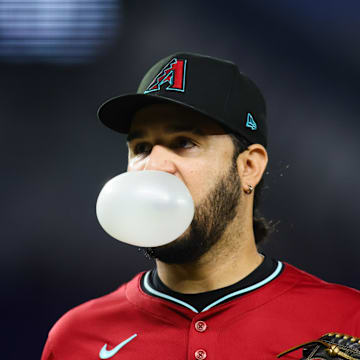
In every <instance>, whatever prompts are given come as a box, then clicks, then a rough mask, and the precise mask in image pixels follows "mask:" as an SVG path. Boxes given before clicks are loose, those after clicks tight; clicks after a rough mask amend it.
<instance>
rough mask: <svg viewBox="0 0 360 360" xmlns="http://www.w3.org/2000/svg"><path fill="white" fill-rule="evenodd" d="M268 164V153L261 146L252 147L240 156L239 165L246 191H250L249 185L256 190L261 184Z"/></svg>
mask: <svg viewBox="0 0 360 360" xmlns="http://www.w3.org/2000/svg"><path fill="white" fill-rule="evenodd" d="M267 164H268V155H267V151H266V149H265V148H264V147H263V146H262V145H260V144H252V145H250V146H249V147H248V148H247V149H246V150H245V151H243V152H242V153H241V154H240V155H239V157H238V159H237V165H238V171H239V176H240V178H241V182H242V186H243V189H244V191H247V190H248V189H249V185H251V186H252V187H253V188H255V186H256V185H257V184H258V183H259V182H260V180H261V178H262V176H263V174H264V171H265V169H266V166H267Z"/></svg>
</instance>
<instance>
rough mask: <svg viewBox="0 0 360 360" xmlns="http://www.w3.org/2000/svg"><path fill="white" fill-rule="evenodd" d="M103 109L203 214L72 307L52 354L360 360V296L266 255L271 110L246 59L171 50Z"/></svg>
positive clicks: (47, 351)
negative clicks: (138, 266)
mask: <svg viewBox="0 0 360 360" xmlns="http://www.w3.org/2000/svg"><path fill="white" fill-rule="evenodd" d="M98 117H99V119H100V120H101V121H102V122H103V123H104V124H105V125H106V126H108V127H109V128H111V129H113V130H115V131H117V132H119V133H122V134H127V145H128V167H127V170H128V171H142V170H160V171H164V172H168V173H170V174H172V175H174V176H177V177H178V178H179V179H180V180H182V181H183V182H184V184H185V185H186V186H187V187H188V189H189V191H190V193H191V195H192V197H193V200H194V204H195V214H194V219H193V221H192V223H191V225H190V226H189V227H188V229H187V230H186V231H185V232H184V233H183V234H182V235H181V236H180V237H179V238H177V239H176V240H175V241H174V242H172V243H170V244H168V245H164V246H160V247H155V248H144V249H143V250H144V252H145V254H146V255H147V256H149V257H151V258H154V259H155V261H156V267H155V268H154V269H151V270H149V271H145V272H141V273H139V274H137V275H136V276H135V277H134V278H133V279H132V280H131V281H129V282H128V283H126V284H123V285H121V286H120V287H119V288H118V289H117V290H115V291H114V292H112V293H110V294H108V295H105V296H103V297H100V298H97V299H94V300H91V301H89V302H86V303H84V304H82V305H80V306H77V307H75V308H74V309H72V310H70V311H69V312H67V313H66V314H65V315H64V316H62V317H61V318H60V320H58V321H57V322H56V324H55V325H54V326H53V328H52V329H51V331H50V333H49V336H48V339H47V342H46V345H45V348H44V351H43V355H42V360H68V359H69V360H70V359H76V360H92V359H93V360H95V359H113V360H144V359H148V360H160V359H161V360H185V359H187V360H203V359H208V360H215V359H216V360H224V359H254V360H260V359H275V358H276V356H277V355H278V354H279V353H282V352H283V354H281V356H283V358H284V359H300V358H302V357H303V358H304V359H305V358H306V359H326V358H327V356H330V357H331V358H333V359H334V358H335V359H337V358H338V359H358V358H360V357H356V356H357V355H358V354H360V350H359V349H360V340H359V339H358V338H357V337H359V336H360V292H359V291H357V290H355V289H351V288H349V287H345V286H342V285H337V284H331V283H327V282H325V281H323V280H321V279H319V278H317V277H315V276H313V275H310V274H308V273H306V272H304V271H302V270H300V269H297V268H295V267H294V266H292V265H290V264H287V263H284V262H281V261H277V260H275V259H272V258H270V257H269V256H266V255H263V254H261V253H259V252H258V250H257V244H258V243H260V242H261V241H262V240H263V239H264V237H266V236H267V233H268V232H269V229H270V227H269V223H268V222H267V221H266V220H265V219H264V218H262V217H261V216H260V215H259V214H258V209H257V206H258V200H259V191H260V190H261V186H262V178H263V174H264V171H265V169H266V166H267V162H268V155H267V151H266V148H267V128H266V109H265V101H264V98H263V96H262V94H261V92H260V90H259V89H258V88H257V86H256V85H255V84H254V83H253V81H251V80H250V79H249V78H248V77H247V76H245V75H244V74H242V73H240V72H239V70H238V67H237V66H236V65H235V64H234V63H232V62H230V61H225V60H221V59H217V58H213V57H209V56H203V55H199V54H193V53H176V54H173V55H170V56H168V57H166V58H164V59H162V60H160V61H159V62H157V63H156V64H155V65H154V66H152V67H151V68H150V69H149V71H148V72H147V73H146V74H145V76H144V78H143V80H142V81H141V83H140V85H139V87H138V90H137V93H136V94H127V95H123V96H118V97H115V98H112V99H110V100H108V101H107V102H106V103H104V104H103V105H102V106H101V107H100V109H99V111H98ZM139 226H141V224H139ZM348 334H351V335H348ZM306 342H308V344H305V345H301V344H302V343H306ZM298 344H300V345H299V346H297V345H298ZM292 347H294V349H290V350H289V351H288V352H286V350H287V349H289V348H292ZM302 348H304V349H303V350H302ZM344 354H345V355H346V356H347V357H346V356H345V355H344Z"/></svg>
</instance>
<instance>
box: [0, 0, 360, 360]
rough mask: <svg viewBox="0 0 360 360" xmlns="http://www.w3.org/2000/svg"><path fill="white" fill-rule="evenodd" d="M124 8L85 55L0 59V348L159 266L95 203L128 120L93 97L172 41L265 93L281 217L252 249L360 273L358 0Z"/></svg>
mask: <svg viewBox="0 0 360 360" xmlns="http://www.w3.org/2000/svg"><path fill="white" fill-rule="evenodd" d="M0 2H1V1H0ZM119 9H121V16H120V17H119V19H120V20H121V25H120V26H119V27H118V31H117V33H116V36H115V37H113V39H112V41H111V42H110V45H109V46H107V47H105V48H104V49H102V52H101V53H99V54H98V55H97V56H96V57H95V58H93V59H92V60H89V61H87V62H86V61H83V62H81V63H77V64H74V65H72V64H71V62H69V63H67V64H61V63H58V64H57V63H49V62H46V61H41V59H39V60H38V61H36V60H32V61H27V62H25V61H24V62H22V61H21V58H20V59H14V61H11V60H10V59H5V58H3V59H2V60H1V63H0V79H1V81H0V89H1V96H0V111H1V122H0V126H1V131H0V139H1V163H2V166H1V169H2V170H1V178H0V184H1V188H2V192H1V196H2V201H1V207H2V209H1V214H2V216H1V220H2V221H1V229H2V231H1V240H2V249H1V253H0V256H1V258H0V264H1V269H0V270H1V274H2V286H1V308H2V314H3V315H2V319H1V342H3V343H4V345H6V346H3V348H2V357H3V358H4V359H22V358H26V359H28V360H32V359H34V360H35V359H39V357H40V354H41V351H42V348H43V345H44V343H45V341H46V336H47V333H48V331H49V330H50V328H51V326H52V325H53V324H54V322H55V321H56V320H57V319H58V318H59V317H60V316H61V315H62V314H63V313H64V312H66V311H67V310H69V309H70V308H72V307H74V306H75V305H78V304H80V303H82V302H84V301H86V300H89V299H91V298H94V297H98V296H101V295H103V294H105V293H108V292H110V291H112V290H114V289H115V288H117V287H118V286H119V285H120V284H121V283H123V282H124V281H127V280H129V279H131V278H132V277H133V276H134V275H135V274H136V273H138V272H139V271H141V270H144V269H148V268H150V267H152V266H153V263H152V262H150V261H148V260H146V259H145V258H144V257H143V256H142V255H141V253H139V252H138V250H137V249H136V248H135V247H131V246H127V245H124V244H122V243H120V242H118V241H116V240H114V239H112V238H111V237H109V236H108V235H106V234H105V232H104V231H103V230H102V228H101V227H100V225H99V224H98V221H97V219H96V215H95V202H96V199H97V196H98V193H99V191H100V190H101V188H102V186H103V185H104V184H105V182H106V181H107V180H108V179H110V178H112V177H113V176H115V175H117V174H119V173H122V172H124V171H126V165H127V150H126V144H125V136H124V135H119V134H116V133H114V132H112V131H111V130H109V129H107V128H105V127H103V126H102V125H101V124H100V122H99V121H98V120H97V118H96V110H97V108H98V106H99V105H100V104H101V103H102V102H104V101H105V100H106V99H108V98H110V97H112V96H115V95H119V94H122V93H127V92H133V91H135V90H136V88H137V85H138V83H139V81H140V80H141V78H142V76H143V75H144V73H145V72H146V71H147V69H148V68H149V67H150V66H151V65H153V64H154V63H155V62H156V61H158V60H159V59H160V58H162V57H165V56H167V55H169V54H171V53H173V52H176V51H193V52H198V53H202V54H207V55H212V56H216V57H220V58H226V59H229V60H232V61H234V62H236V63H237V64H238V66H239V68H240V69H241V71H243V72H244V73H246V74H247V75H248V76H250V77H251V78H252V79H253V80H254V81H255V82H256V83H257V84H258V86H259V87H260V88H261V89H262V91H263V93H264V95H265V98H266V100H267V106H268V123H269V132H270V134H269V136H270V138H269V139H270V141H269V143H270V144H269V147H268V152H269V157H270V164H269V168H268V174H267V175H266V182H267V185H268V188H267V190H266V191H265V196H264V203H263V213H264V214H265V215H266V216H267V217H268V218H269V219H272V220H273V221H275V222H278V221H279V225H278V227H277V228H278V231H277V232H276V233H275V234H274V235H273V236H272V238H271V239H270V240H269V241H268V242H267V243H266V244H265V245H264V246H263V249H262V251H263V252H264V253H266V254H268V255H271V256H273V257H275V258H278V259H280V260H283V261H286V262H290V263H292V264H294V265H296V266H298V267H300V268H302V269H304V270H306V271H308V272H311V273H313V274H315V275H317V276H319V277H321V278H323V279H324V280H327V281H331V282H338V283H341V284H344V285H347V286H351V287H355V288H360V279H359V270H358V268H359V266H358V264H359V250H360V245H359V243H358V241H359V239H358V234H357V230H356V229H357V225H358V221H359V210H360V206H359V195H360V191H359V186H358V183H359V181H360V166H359V153H360V144H359V130H360V122H359V114H360V102H359V80H360V70H359V69H360V68H359V63H360V47H359V40H360V24H359V10H360V2H359V1H356V0H354V1H349V0H345V1H340V0H339V1H331V0H318V1H312V0H303V1H293V0H282V1H280V0H273V1H266V0H263V1H254V0H248V1H221V2H217V1H214V2H210V1H203V0H199V1H185V0H183V1H174V2H169V1H158V0H155V1H151V2H150V1H137V0H131V1H130V0H128V1H124V3H123V6H122V7H121V8H119ZM119 11H120V10H119ZM0 55H1V53H0ZM15 60H16V61H15ZM344 306H346V304H344ZM4 351H5V353H4Z"/></svg>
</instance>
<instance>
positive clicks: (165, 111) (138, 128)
mask: <svg viewBox="0 0 360 360" xmlns="http://www.w3.org/2000/svg"><path fill="white" fill-rule="evenodd" d="M183 131H189V132H193V133H195V134H197V135H219V134H226V131H225V130H224V129H223V128H222V126H221V125H220V124H219V123H217V122H216V121H214V120H212V119H210V118H208V117H207V116H205V115H203V114H199V113H197V112H195V111H192V110H190V109H186V108H184V107H182V106H180V105H177V104H156V105H150V106H147V107H145V108H143V109H141V110H139V111H137V112H136V114H135V116H134V118H133V119H132V121H131V126H130V130H129V134H128V138H127V140H128V141H131V140H133V139H135V138H137V137H143V136H146V135H147V134H150V133H159V132H163V133H175V132H183Z"/></svg>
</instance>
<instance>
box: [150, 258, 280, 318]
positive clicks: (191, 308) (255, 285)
mask: <svg viewBox="0 0 360 360" xmlns="http://www.w3.org/2000/svg"><path fill="white" fill-rule="evenodd" d="M282 268H283V264H282V262H281V261H278V265H277V267H276V269H275V270H274V272H273V273H272V274H271V275H269V276H268V277H267V278H265V279H264V280H262V281H260V282H258V283H256V284H254V285H251V286H248V287H246V288H244V289H241V290H238V291H234V292H233V293H231V294H228V295H226V296H223V297H221V298H220V299H218V300H216V301H214V302H213V303H211V304H210V305H208V306H206V307H205V308H204V309H202V310H201V312H204V311H206V310H209V309H211V308H213V307H214V306H216V305H218V304H220V303H221V302H223V301H225V300H227V299H229V298H232V297H234V296H238V295H241V294H245V293H247V292H249V291H252V290H255V289H258V288H260V287H261V286H264V285H265V284H267V283H269V282H270V281H271V280H273V279H275V278H276V277H277V276H278V275H279V273H280V272H281V270H282ZM150 272H151V270H149V271H148V272H147V273H146V274H145V277H144V286H145V289H146V290H147V291H148V292H149V293H151V294H153V295H155V296H158V297H161V298H163V299H166V300H170V301H172V302H175V303H177V304H179V305H182V306H184V307H186V308H188V309H190V310H191V311H193V312H195V313H197V314H198V313H199V311H197V310H196V309H195V308H194V307H193V306H191V305H190V304H188V303H186V302H185V301H182V300H179V299H176V298H174V297H173V296H170V295H166V294H164V293H162V292H160V291H157V290H155V289H153V288H152V287H151V286H150V282H149V276H150Z"/></svg>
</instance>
